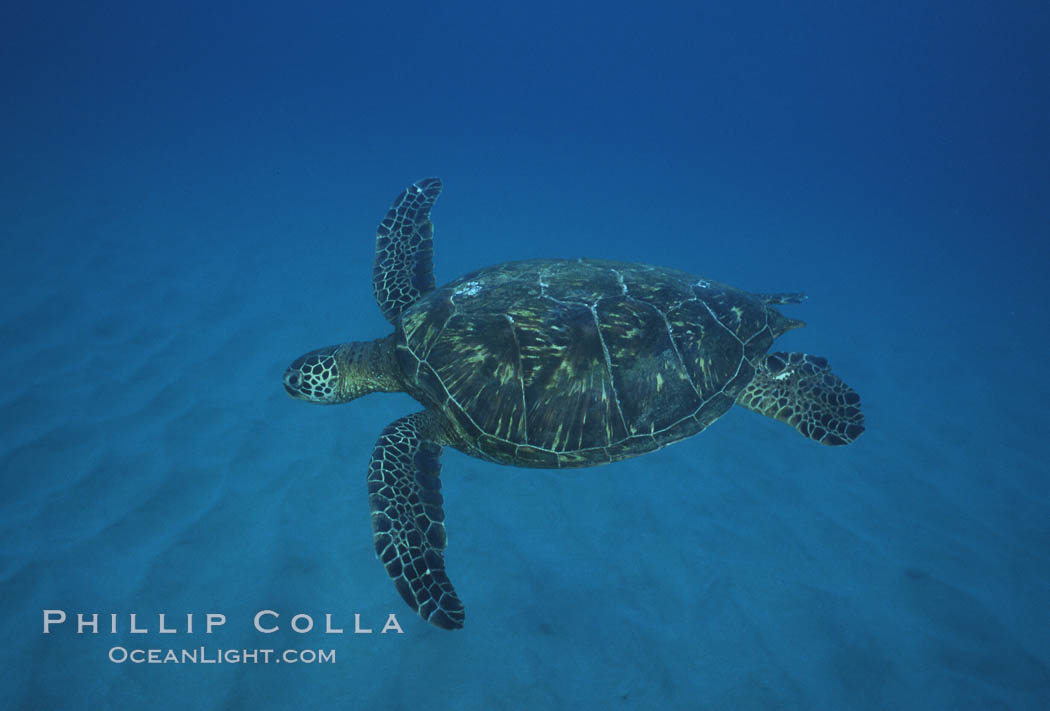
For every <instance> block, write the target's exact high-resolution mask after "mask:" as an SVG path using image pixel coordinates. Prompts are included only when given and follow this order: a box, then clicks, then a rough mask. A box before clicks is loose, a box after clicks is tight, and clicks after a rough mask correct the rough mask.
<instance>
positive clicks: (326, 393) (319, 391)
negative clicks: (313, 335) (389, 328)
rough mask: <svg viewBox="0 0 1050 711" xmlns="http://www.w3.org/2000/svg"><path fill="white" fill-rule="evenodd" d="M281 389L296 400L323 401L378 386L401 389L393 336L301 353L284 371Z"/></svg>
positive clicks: (350, 396) (355, 395)
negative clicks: (394, 357) (397, 374)
mask: <svg viewBox="0 0 1050 711" xmlns="http://www.w3.org/2000/svg"><path fill="white" fill-rule="evenodd" d="M284 389H285V391H286V392H287V393H288V394H289V395H291V396H292V397H294V398H296V399H298V400H308V401H309V402H316V403H320V404H322V405H336V404H339V403H341V402H349V401H351V400H353V399H355V398H358V397H361V396H362V395H367V394H368V393H371V392H375V391H377V390H381V391H384V392H391V391H397V390H400V389H401V387H400V383H399V379H398V378H397V376H396V372H395V366H394V361H393V337H392V336H391V337H389V338H384V339H381V340H378V341H371V342H368V343H344V344H342V345H340V346H328V347H327V348H318V349H317V350H316V351H310V352H309V353H307V354H305V355H301V356H299V357H298V358H296V359H295V361H294V362H293V363H292V364H291V365H290V366H288V369H287V370H286V371H284Z"/></svg>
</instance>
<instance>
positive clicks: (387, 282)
mask: <svg viewBox="0 0 1050 711" xmlns="http://www.w3.org/2000/svg"><path fill="white" fill-rule="evenodd" d="M440 194H441V180H440V179H438V178H426V179H424V180H420V181H419V182H418V183H413V184H412V185H409V186H408V187H407V188H405V190H404V192H402V193H401V194H400V195H398V197H397V199H396V200H394V204H393V205H391V206H390V211H389V212H387V213H386V217H384V218H383V221H382V222H380V223H379V227H378V228H377V229H376V258H375V265H374V266H373V268H372V291H373V292H375V296H376V303H377V304H379V308H380V309H381V310H382V311H383V315H384V316H386V320H387V321H389V322H390V323H393V324H396V323H397V319H398V317H399V316H400V315H401V312H402V311H404V310H405V309H407V308H408V307H409V306H411V305H412V304H414V303H416V302H417V301H418V300H419V299H420V297H422V296H424V295H426V294H428V293H430V292H431V291H433V290H434V224H433V223H432V222H431V221H430V208H431V207H433V206H434V201H435V200H437V197H438V195H440Z"/></svg>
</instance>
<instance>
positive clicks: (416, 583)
mask: <svg viewBox="0 0 1050 711" xmlns="http://www.w3.org/2000/svg"><path fill="white" fill-rule="evenodd" d="M436 421H437V416H435V415H433V414H432V413H430V412H427V411H423V412H417V413H415V414H412V415H408V416H407V417H402V418H401V419H400V420H395V421H394V422H393V423H391V424H390V425H389V426H388V427H387V428H386V429H385V430H383V434H381V435H380V436H379V440H378V441H377V442H376V446H375V449H374V450H373V451H372V460H371V462H369V465H368V503H369V505H370V506H371V508H372V531H373V537H374V540H375V547H376V555H378V556H379V559H380V560H381V561H382V562H383V565H385V566H386V572H387V574H388V575H390V578H391V579H392V580H393V581H394V585H395V586H396V587H397V591H398V592H399V593H401V597H403V598H404V600H405V602H407V603H408V604H409V606H411V607H412V609H414V610H415V611H416V612H418V613H419V615H420V617H422V618H423V619H424V620H426V621H427V622H430V623H431V624H434V625H436V626H438V627H441V628H443V629H458V628H460V627H462V626H463V603H462V602H460V600H459V597H458V596H457V595H456V591H455V590H454V589H453V587H452V582H451V581H450V580H449V579H448V575H446V574H445V557H444V555H443V551H444V550H445V543H446V539H445V523H444V521H445V512H444V510H443V509H442V507H441V505H442V503H443V499H442V497H441V481H440V479H438V475H439V474H440V472H441V463H440V462H439V457H440V456H441V446H440V445H439V444H438V443H437V440H438V439H439V437H438V433H439V432H440V426H439V425H438V424H437V422H436Z"/></svg>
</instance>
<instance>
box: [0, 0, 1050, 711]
mask: <svg viewBox="0 0 1050 711" xmlns="http://www.w3.org/2000/svg"><path fill="white" fill-rule="evenodd" d="M346 5H353V6H357V5H360V6H362V7H361V8H360V9H347V8H346ZM709 5H711V6H715V5H717V6H715V7H709ZM721 5H725V6H726V7H721ZM381 6H382V7H381ZM3 16H4V17H3V20H0V27H2V29H0V35H2V40H3V41H2V42H0V62H2V63H0V66H2V67H3V70H2V81H3V86H2V90H3V96H4V112H3V115H2V116H0V128H2V131H0V155H2V156H3V163H2V164H3V171H2V172H0V229H2V231H3V239H2V241H0V244H2V247H0V249H2V254H0V257H2V258H0V343H2V344H3V347H2V349H0V368H2V372H4V373H5V375H6V377H5V378H4V381H5V387H4V388H3V390H2V394H0V399H2V408H0V418H2V429H0V433H2V440H0V477H2V483H3V492H4V494H3V496H2V497H0V580H2V584H0V611H2V612H0V624H2V628H0V633H2V635H3V639H4V644H3V645H2V651H0V707H2V708H9V709H34V710H38V709H108V708H112V709H132V708H153V709H167V708H178V709H186V708H193V709H247V708H252V709H268V708H274V709H278V708H281V709H284V708H333V707H341V708H380V709H406V710H410V709H424V708H425V709H446V708H447V709H522V708H551V709H561V708H596V709H609V708H624V709H651V708H668V709H679V708H681V709H696V708H705V709H752V708H764V709H807V708H813V709H847V708H849V709H990V708H996V709H1045V708H1050V634H1048V633H1047V630H1048V629H1050V613H1048V610H1050V555H1048V553H1047V551H1050V493H1048V492H1050V488H1048V486H1047V478H1048V473H1050V472H1048V468H1047V465H1046V458H1045V457H1046V455H1045V452H1046V443H1047V440H1048V437H1050V419H1048V417H1047V414H1046V403H1047V402H1048V401H1050V386H1048V384H1047V379H1046V377H1045V359H1046V356H1045V354H1046V350H1047V342H1048V337H1047V334H1048V333H1050V318H1048V317H1047V313H1046V298H1045V293H1044V291H1045V284H1046V281H1047V267H1046V265H1047V264H1048V263H1050V249H1048V248H1047V238H1048V237H1050V171H1048V169H1047V165H1048V163H1047V156H1048V155H1050V119H1048V117H1050V95H1048V90H1047V87H1048V84H1047V76H1050V50H1048V49H1047V48H1048V47H1050V10H1048V8H1047V7H1046V5H1045V3H1037V2H1013V3H1005V4H1004V3H986V2H975V3H947V2H943V3H938V2H933V3H904V4H900V3H892V4H888V5H887V4H884V3H878V4H870V3H830V2H806V3H802V4H799V3H788V4H780V3H760V4H750V5H746V6H745V5H738V4H729V3H719V4H715V3H710V4H709V3H664V4H661V3H644V4H638V3H602V4H600V5H598V4H589V5H584V4H578V5H577V4H572V3H570V4H568V5H565V4H561V3H546V2H543V3H536V2H533V3H527V4H525V3H514V4H512V3H495V4H492V3H477V4H470V3H428V4H420V3H415V2H402V3H389V4H383V3H367V4H366V3H346V4H344V3H332V4H331V5H330V6H327V7H326V6H312V7H310V8H307V9H302V8H298V9H294V8H293V7H292V6H291V5H278V4H271V3H256V4H249V5H231V4H223V3H219V4H216V3H213V2H208V3H174V4H170V6H168V7H160V6H159V5H157V4H156V3H131V2H113V3H106V4H93V3H59V4H55V3H50V4H44V5H41V4H34V3H23V4H22V5H21V6H20V7H18V8H8V9H5V10H4V12H3ZM428 175H438V176H441V177H442V178H443V179H444V180H445V185H446V187H445V192H444V194H443V195H442V197H441V198H440V200H439V202H438V204H437V206H436V207H435V210H434V220H435V223H436V225H437V231H436V237H435V240H436V241H435V245H436V256H435V269H436V272H437V278H438V282H439V283H440V282H443V281H446V280H449V279H452V278H454V277H456V276H458V275H460V274H462V273H464V272H467V271H470V270H472V269H475V268H478V267H481V266H485V265H488V264H494V263H498V262H500V261H504V260H509V259H522V258H530V257H577V256H598V257H605V258H612V259H619V260H629V261H640V262H648V263H654V264H661V265H668V266H675V267H679V268H682V269H686V270H688V271H691V272H693V273H696V274H700V275H704V276H707V277H710V278H713V279H717V280H720V281H724V282H728V283H731V284H734V285H736V286H738V287H741V288H744V289H751V290H754V291H794V290H805V291H806V292H807V293H808V294H809V297H810V298H809V300H808V301H807V302H806V304H804V305H801V306H792V307H785V311H786V312H788V313H789V314H790V315H791V316H793V317H797V318H802V319H805V320H806V321H807V323H808V327H807V328H805V329H802V330H799V331H793V332H791V333H789V334H787V335H785V336H784V337H783V338H782V339H781V340H780V341H779V342H778V347H780V348H782V349H783V350H789V351H791V350H805V351H807V352H810V353H817V354H820V355H823V356H825V357H827V358H828V359H829V360H830V362H831V363H832V365H833V367H834V368H835V371H836V372H837V373H839V374H840V375H841V376H842V377H843V378H844V379H845V380H846V381H847V382H848V383H850V384H851V385H852V386H853V387H854V388H855V389H856V390H857V391H858V392H859V393H860V394H861V396H862V397H863V402H864V408H865V412H866V416H867V424H868V431H867V432H866V433H865V434H864V436H863V437H861V438H860V439H859V440H858V441H857V442H856V443H854V444H852V445H850V446H848V447H842V448H826V447H820V446H817V445H816V444H814V443H812V442H809V441H807V440H805V439H803V438H802V437H799V436H798V435H797V434H796V433H794V432H793V431H792V430H791V429H790V428H787V427H784V426H783V425H781V424H778V423H776V422H774V421H772V420H767V419H766V418H763V417H760V416H757V415H754V414H752V413H749V412H746V411H744V410H742V409H739V408H736V409H734V410H733V411H731V412H730V413H729V414H727V415H726V416H725V417H724V418H723V419H722V420H720V421H719V422H718V423H717V424H716V425H715V426H714V427H712V428H711V429H710V430H708V431H706V432H704V433H702V434H700V435H699V436H697V437H695V438H693V439H690V440H688V441H685V442H682V443H679V444H676V445H675V446H673V447H670V448H668V449H665V450H662V451H660V452H657V453H654V454H650V455H648V456H645V457H642V458H639V459H634V460H630V461H627V462H622V463H618V464H614V465H609V466H606V467H602V468H598V469H583V470H576V471H571V472H552V471H543V470H525V469H516V468H512V467H500V466H497V465H493V464H487V463H484V462H481V461H478V460H475V459H471V458H468V457H466V456H464V455H462V454H460V453H458V452H455V451H451V450H446V452H445V454H444V457H443V463H444V469H443V474H442V479H443V482H444V485H443V493H444V494H445V502H446V503H445V510H446V513H447V527H448V533H449V548H448V551H447V564H448V570H449V574H450V576H451V577H452V579H453V581H454V582H455V584H456V587H457V589H458V591H459V593H460V595H461V597H462V598H463V599H464V601H465V603H466V606H467V623H466V628H465V629H464V630H462V631H459V632H455V633H450V632H445V631H442V630H438V629H436V628H433V627H431V626H429V625H427V624H426V623H424V622H422V621H421V620H420V619H419V618H418V617H416V616H415V615H414V614H412V613H411V611H410V610H408V609H407V608H406V607H405V606H404V604H403V603H402V602H401V600H400V598H399V597H398V595H397V593H396V591H395V590H394V588H393V586H392V585H391V584H390V581H389V580H388V578H387V576H386V574H385V572H384V571H383V568H382V566H381V565H380V564H379V562H377V561H376V560H375V557H374V553H373V550H372V537H371V526H370V522H369V514H368V502H367V495H366V490H365V469H366V466H367V462H368V457H369V454H370V452H371V448H372V445H373V443H374V441H375V438H376V436H377V435H378V433H379V432H380V431H381V429H382V428H383V427H384V426H386V424H388V423H389V422H391V421H393V420H394V419H396V418H398V417H400V416H402V415H404V414H407V413H408V412H412V411H414V410H415V409H416V408H417V405H415V404H414V403H413V402H412V401H411V400H410V399H409V398H408V396H406V395H373V396H370V397H368V398H366V399H363V400H359V401H356V402H353V403H350V404H347V405H343V406H340V407H331V408H323V407H315V406H310V405H307V404H305V403H302V402H295V401H292V400H290V399H289V398H288V397H287V396H286V395H285V394H284V392H283V390H282V387H281V373H282V371H283V369H284V368H285V367H286V366H287V364H288V363H289V362H290V361H291V360H292V359H293V358H295V357H296V356H298V355H300V354H301V353H303V352H305V351H307V350H310V349H312V348H316V347H320V346H324V345H328V344H330V343H337V342H340V341H346V340H357V339H371V338H376V337H380V336H383V335H385V334H386V333H387V332H388V328H389V326H388V324H386V322H385V321H384V320H383V318H382V316H381V314H380V312H379V310H378V309H377V308H376V306H375V304H374V301H373V298H372V294H371V284H370V274H371V260H372V248H373V244H374V242H373V239H374V230H375V225H376V224H377V222H378V220H379V219H380V217H382V215H383V213H384V211H385V210H386V208H387V206H388V205H389V204H390V201H391V200H392V199H393V198H394V196H395V195H397V193H398V192H399V191H400V190H401V189H402V188H403V187H405V186H406V185H408V184H409V183H410V182H412V181H414V180H417V179H419V178H422V177H425V176H428ZM45 610H62V611H64V612H65V613H66V615H67V621H66V622H65V623H64V624H61V625H55V626H53V628H52V629H51V631H50V633H48V634H44V633H43V622H44V611H45ZM264 610H272V611H274V612H276V613H278V614H279V615H280V616H279V617H278V618H276V622H277V625H278V626H279V628H280V629H279V631H278V632H275V633H273V634H262V633H260V632H259V631H257V630H256V629H255V628H254V627H253V625H252V619H253V616H254V615H255V614H256V613H257V612H259V611H264ZM77 613H82V614H85V615H91V614H92V613H98V614H99V616H100V617H99V626H98V627H99V631H98V633H97V634H92V633H91V632H90V629H87V630H85V631H84V632H83V633H82V634H78V633H77V629H76V615H77ZM161 613H163V614H165V615H166V624H167V626H168V627H174V628H176V630H177V631H176V632H174V633H171V634H167V633H164V634H162V633H160V632H159V630H158V627H159V625H158V615H159V614H161ZM209 613H212V614H222V615H225V619H226V624H225V625H223V626H221V627H218V628H216V629H215V630H213V632H212V633H211V634H207V633H206V632H205V630H204V625H205V621H206V620H205V616H206V615H208V614H209ZM300 613H302V614H307V615H310V616H311V617H312V619H313V620H314V624H315V627H314V629H313V630H312V631H310V632H308V633H304V634H299V633H297V632H295V631H293V630H292V629H291V623H292V617H293V616H295V615H297V614H300ZM391 613H393V614H395V615H396V616H397V620H398V621H399V623H400V626H401V628H402V633H401V634H398V633H397V632H391V633H388V634H380V629H381V628H382V627H383V624H384V622H385V621H386V620H387V616H388V615H389V614H391ZM111 614H116V615H117V616H118V617H117V626H118V631H117V633H115V634H113V633H110V631H109V625H110V615H111ZM131 614H135V615H136V620H137V626H138V627H140V628H146V629H148V630H149V632H148V633H145V634H138V633H132V632H130V620H129V618H130V615H131ZM187 614H192V615H193V632H192V633H191V632H188V631H187V630H186V615H187ZM326 614H330V615H331V616H332V626H333V627H336V628H341V629H343V630H344V632H343V633H342V634H325V633H324V629H323V628H324V626H325V615H326ZM355 615H359V620H360V625H361V626H362V627H366V628H371V629H373V633H372V634H370V635H369V634H353V630H354V625H355ZM304 619H305V618H300V620H299V622H303V621H304ZM263 622H264V623H267V622H273V618H272V617H266V618H264V619H263ZM201 647H203V648H205V653H204V655H202V656H207V657H209V658H215V657H216V655H219V654H222V652H221V651H220V650H245V649H248V650H252V649H274V650H277V651H278V652H280V651H281V650H304V651H305V650H334V652H335V660H334V663H312V664H311V663H305V662H301V663H294V664H290V663H275V662H271V663H269V664H264V663H262V660H261V659H260V660H259V662H258V663H232V662H229V661H227V662H225V663H223V664H204V663H197V664H175V663H167V664H146V663H143V664H137V663H133V662H131V661H124V662H119V661H118V662H114V661H111V658H112V657H113V656H114V655H115V656H116V657H118V658H119V657H120V654H121V652H120V651H119V650H121V649H123V650H127V652H128V653H129V654H130V653H131V651H132V650H148V649H159V650H168V649H175V650H182V649H189V650H192V649H198V650H199V649H200V648H201ZM113 650H117V651H113Z"/></svg>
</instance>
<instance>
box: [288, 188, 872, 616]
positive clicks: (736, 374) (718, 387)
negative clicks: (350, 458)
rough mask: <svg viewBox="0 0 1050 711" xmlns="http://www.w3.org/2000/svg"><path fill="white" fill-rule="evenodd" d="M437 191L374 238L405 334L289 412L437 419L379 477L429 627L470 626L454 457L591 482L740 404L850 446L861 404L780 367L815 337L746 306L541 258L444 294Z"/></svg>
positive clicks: (406, 591)
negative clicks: (450, 564)
mask: <svg viewBox="0 0 1050 711" xmlns="http://www.w3.org/2000/svg"><path fill="white" fill-rule="evenodd" d="M441 187H442V186H441V181H440V180H438V179H437V178H428V179H426V180H421V181H419V182H418V183H415V184H414V185H411V186H410V187H408V188H407V189H406V190H405V191H404V192H402V193H401V195H400V196H398V198H397V199H396V200H395V201H394V204H393V206H392V207H391V208H390V211H389V212H388V213H387V215H386V217H385V218H384V219H383V221H382V222H381V223H380V224H379V228H378V231H377V235H376V252H375V266H374V269H373V272H372V286H373V289H374V292H375V297H376V301H377V303H378V304H379V308H380V309H381V310H382V311H383V314H384V315H385V316H386V318H387V320H388V321H390V323H391V324H393V326H394V332H393V333H392V334H390V335H389V336H387V337H385V338H381V339H379V340H376V341H370V342H368V341H366V342H356V343H344V344H342V345H337V346H329V347H328V348H321V349H319V350H316V351H311V352H310V353H307V354H306V355H304V356H302V357H300V358H297V359H296V360H295V362H294V363H292V364H291V366H289V368H288V370H287V371H286V372H285V374H284V387H285V389H286V390H287V391H288V393H289V394H290V395H292V396H293V397H296V398H300V399H303V400H309V401H311V402H317V403H323V404H334V403H341V402H348V401H350V400H353V399H354V398H357V397H360V396H362V395H366V394H368V393H371V392H376V391H382V392H405V393H408V394H409V395H411V396H412V397H414V398H415V399H416V400H418V401H419V402H420V403H421V404H422V405H423V410H421V411H419V412H416V413H413V414H411V415H407V416H405V417H402V418H401V419H399V420H396V421H395V422H393V423H392V424H390V425H389V426H388V427H387V428H386V429H385V430H383V433H382V434H381V435H380V436H379V440H378V442H376V445H375V449H374V450H373V451H372V458H371V461H370V463H369V465H368V493H369V499H368V500H369V504H370V506H371V509H372V529H373V532H374V542H375V548H376V553H377V554H378V556H379V558H380V560H381V561H382V562H383V564H384V565H385V566H386V570H387V573H388V574H389V575H390V577H391V578H392V579H393V581H394V584H395V585H396V587H397V590H398V592H399V593H400V594H401V596H402V597H403V598H404V599H405V602H407V603H408V604H409V605H410V606H411V607H412V608H413V609H414V610H416V611H417V612H418V613H419V614H420V615H421V616H422V617H423V619H425V620H427V621H429V622H431V623H433V624H435V625H437V626H438V627H443V628H446V629H453V628H458V627H462V626H463V618H464V613H463V604H462V603H461V602H460V600H459V597H458V596H457V595H456V592H455V590H454V589H453V587H452V583H451V582H450V581H449V578H448V575H447V574H446V573H445V560H444V553H443V551H444V550H445V542H446V540H445V524H444V521H445V513H444V510H443V508H442V497H441V493H440V489H441V482H440V480H439V478H438V475H439V472H440V470H441V465H440V463H439V457H440V455H441V447H442V446H444V445H448V446H450V447H455V448H456V449H458V450H460V451H461V452H464V453H466V454H469V455H472V456H475V457H478V458H480V459H484V460H487V461H491V462H498V463H501V464H513V465H517V466H522V467H544V468H551V469H558V468H562V467H585V466H591V465H595V464H604V463H606V462H614V461H617V460H619V459H625V458H627V457H633V456H635V455H638V454H644V453H646V452H652V451H653V450H656V449H659V448H661V447H663V446H665V445H667V444H671V443H672V442H677V441H679V440H681V439H684V438H685V437H689V436H690V435H694V434H696V433H697V432H699V431H701V430H702V429H704V428H705V427H707V426H708V425H710V424H711V423H712V422H714V421H715V420H717V419H718V418H719V417H721V416H722V415H724V414H725V412H726V411H727V410H728V409H729V408H730V407H732V405H733V403H737V404H739V405H743V406H744V407H746V408H748V409H750V410H754V411H755V412H759V413H761V414H763V415H767V416H769V417H772V418H775V419H777V420H780V421H781V422H785V423H787V424H789V425H791V426H793V427H795V428H796V429H797V430H798V431H799V432H801V433H802V434H803V435H805V436H806V437H809V438H810V439H813V440H816V441H817V442H821V443H823V444H829V445H842V444H848V443H849V442H852V441H853V440H855V439H856V438H857V437H858V436H860V434H861V433H862V432H863V431H864V417H863V415H862V414H861V411H860V398H859V397H858V395H857V394H856V393H855V392H854V391H853V390H852V389H850V387H849V386H847V385H846V384H845V383H844V382H842V381H841V380H839V378H838V377H836V376H835V375H834V374H833V373H832V372H831V370H830V369H829V368H828V364H827V361H826V360H824V359H823V358H819V357H816V356H812V355H807V354H804V353H767V351H768V349H769V347H770V345H771V344H772V343H773V340H774V339H775V338H777V337H778V336H780V335H781V334H782V333H784V332H785V331H788V330H790V329H793V328H798V327H800V326H802V325H803V323H802V322H801V321H797V320H795V319H792V318H788V317H786V316H784V315H782V314H781V313H780V312H779V311H777V310H776V309H775V308H773V305H774V304H796V303H799V302H800V301H801V300H802V299H803V296H802V294H749V293H747V292H744V291H740V290H739V289H734V288H733V287H731V286H727V285H725V284H720V283H718V282H716V281H711V280H709V279H703V278H698V277H695V276H692V275H690V274H687V273H685V272H681V271H678V270H676V269H668V268H664V267H654V266H646V265H641V264H626V263H621V262H612V261H604V260H596V259H533V260H529V261H523V262H509V263H506V264H499V265H496V266H493V267H487V268H485V269H479V270H478V271H475V272H471V273H470V274H467V275H466V276H463V277H460V278H459V279H456V280H454V281H452V282H449V283H448V284H446V285H445V286H443V287H441V288H435V282H434V271H433V234H434V227H433V224H432V223H431V221H430V209H431V207H432V206H433V204H434V201H435V200H436V199H437V197H438V194H439V193H440V192H441Z"/></svg>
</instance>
